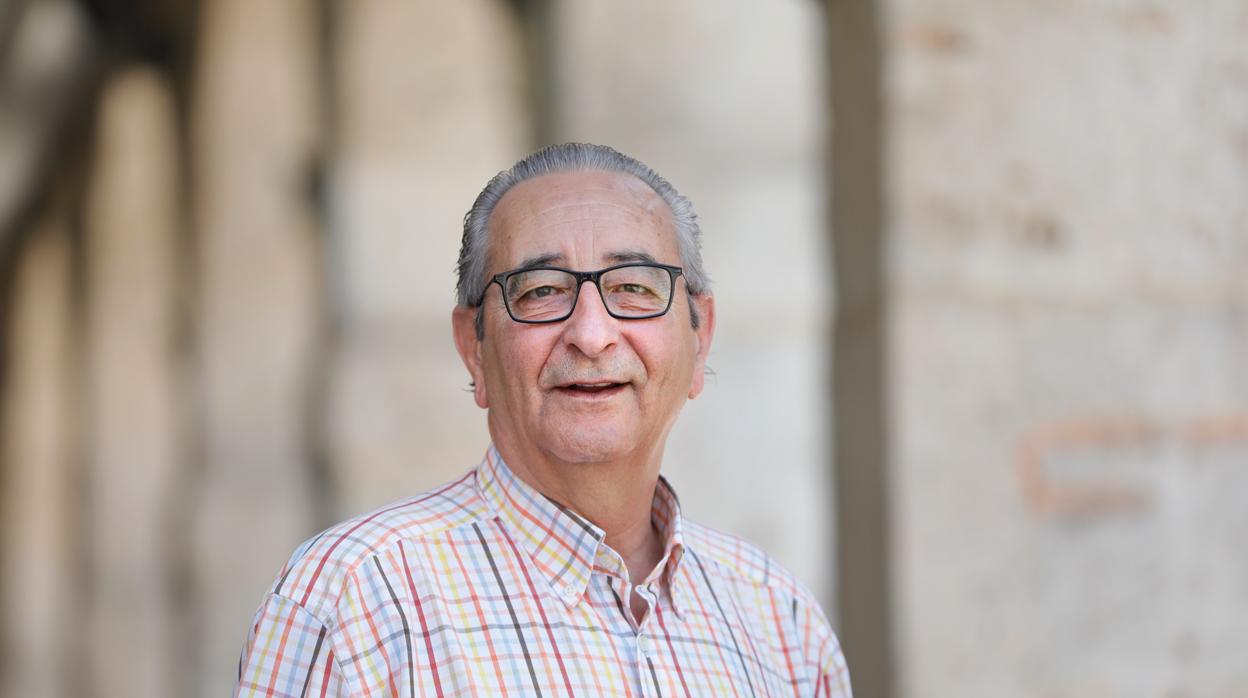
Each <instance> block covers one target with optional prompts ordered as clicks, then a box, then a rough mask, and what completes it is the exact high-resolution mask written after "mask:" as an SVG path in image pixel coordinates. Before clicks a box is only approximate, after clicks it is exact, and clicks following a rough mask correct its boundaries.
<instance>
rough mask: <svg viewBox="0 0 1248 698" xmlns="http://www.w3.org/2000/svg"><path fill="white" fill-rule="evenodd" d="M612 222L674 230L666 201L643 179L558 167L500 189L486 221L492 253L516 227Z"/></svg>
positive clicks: (513, 235) (539, 230)
mask: <svg viewBox="0 0 1248 698" xmlns="http://www.w3.org/2000/svg"><path fill="white" fill-rule="evenodd" d="M613 224H618V225H624V226H627V227H628V228H630V229H632V230H641V229H644V228H647V227H649V228H650V229H651V230H654V231H656V233H658V234H659V235H661V234H662V233H663V232H670V233H671V234H672V235H674V234H675V221H674V218H673V216H672V213H671V210H670V209H669V208H668V206H667V202H665V201H664V200H663V198H662V197H661V196H659V195H658V193H657V192H655V191H654V190H653V189H651V188H650V186H649V185H647V184H646V183H645V182H643V181H641V180H639V179H637V178H636V177H633V176H632V175H628V174H623V173H615V172H560V173H555V174H550V175H543V176H541V177H536V178H534V179H530V180H526V181H524V182H521V183H520V184H517V185H516V186H515V187H513V188H512V189H511V190H510V191H508V192H507V193H506V194H504V195H503V199H502V200H501V201H499V203H498V205H497V206H496V207H495V209H494V213H493V215H492V216H491V220H490V225H489V236H490V250H489V257H490V258H491V259H492V258H494V257H495V255H496V254H498V253H500V252H501V247H506V246H507V245H508V244H509V243H511V242H512V241H513V240H514V239H515V238H516V236H517V235H519V234H520V233H521V232H522V231H523V232H526V233H532V232H536V233H544V232H548V231H550V230H552V229H561V228H565V227H574V228H578V229H584V230H599V229H601V228H603V227H610V226H611V225H613Z"/></svg>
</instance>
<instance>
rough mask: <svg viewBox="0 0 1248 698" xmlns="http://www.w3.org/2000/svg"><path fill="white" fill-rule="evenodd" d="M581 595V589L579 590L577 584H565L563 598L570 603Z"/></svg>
mask: <svg viewBox="0 0 1248 698" xmlns="http://www.w3.org/2000/svg"><path fill="white" fill-rule="evenodd" d="M580 595H581V592H580V589H577V588H576V585H575V584H565V585H564V586H563V598H565V599H567V600H568V601H571V600H573V599H575V598H576V597H578V596H580Z"/></svg>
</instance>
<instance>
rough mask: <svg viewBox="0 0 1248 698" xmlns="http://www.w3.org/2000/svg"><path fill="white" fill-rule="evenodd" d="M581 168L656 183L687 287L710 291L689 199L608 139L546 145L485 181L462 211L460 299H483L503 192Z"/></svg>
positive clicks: (469, 302)
mask: <svg viewBox="0 0 1248 698" xmlns="http://www.w3.org/2000/svg"><path fill="white" fill-rule="evenodd" d="M581 171H591V172H592V171H598V172H621V173H623V174H629V175H632V176H634V177H636V178H637V179H640V180H641V181H642V182H645V183H646V184H647V185H648V186H649V187H650V188H651V189H653V190H654V192H655V193H656V194H658V195H659V197H660V198H662V199H663V201H664V203H666V204H667V207H668V208H669V209H671V212H672V219H673V221H674V222H675V229H676V230H675V232H676V245H677V248H678V249H679V250H680V261H681V266H682V267H683V268H684V274H683V276H684V277H685V288H686V289H687V290H688V293H689V295H691V296H700V295H702V294H704V293H707V292H709V291H710V280H709V279H707V277H706V272H705V271H704V270H703V268H702V231H701V229H699V227H698V217H697V215H696V214H695V213H694V212H693V205H692V204H691V203H689V200H688V199H686V198H685V197H684V196H681V194H680V192H678V191H676V188H675V187H673V186H672V185H671V184H668V182H667V180H666V179H663V177H661V176H659V173H657V172H655V171H654V170H652V169H650V168H649V167H648V166H646V165H645V164H644V163H642V162H640V161H638V160H635V159H633V158H630V157H629V156H627V155H624V154H622V153H620V152H617V151H616V150H613V149H611V148H608V147H607V146H605V145H592V144H589V143H560V144H558V145H550V146H547V147H545V148H542V149H541V150H539V151H537V152H535V153H533V154H532V155H529V156H528V157H526V158H524V159H523V160H521V161H519V162H517V163H516V164H515V165H512V166H511V169H508V170H503V171H502V172H499V173H498V174H497V175H495V176H494V178H493V179H491V180H490V181H489V183H488V184H486V185H485V189H482V190H481V193H480V194H479V195H477V200H476V201H475V202H473V204H472V208H470V209H468V213H467V214H465V215H464V239H463V242H462V244H461V245H460V248H459V264H458V268H457V272H458V274H459V280H458V281H457V283H456V284H455V290H456V293H457V294H458V303H459V304H460V305H462V306H465V307H469V308H471V307H474V306H477V305H480V304H481V301H482V299H483V298H484V296H485V292H486V290H487V288H488V284H489V279H487V278H486V276H485V275H486V258H487V256H488V254H487V253H488V251H489V222H490V216H491V215H492V214H493V213H494V207H495V206H497V205H498V202H499V201H500V200H502V198H503V195H504V194H506V193H507V192H508V191H509V190H510V189H511V188H512V187H514V186H516V185H517V184H519V183H521V182H523V181H525V180H528V179H533V178H535V177H541V176H542V175H547V174H553V173H556V172H581ZM690 310H691V313H692V321H693V326H694V327H697V326H698V314H697V310H696V309H694V307H693V306H692V305H691V306H690ZM482 334H483V325H482V320H481V313H480V311H478V313H477V336H478V337H480V336H482Z"/></svg>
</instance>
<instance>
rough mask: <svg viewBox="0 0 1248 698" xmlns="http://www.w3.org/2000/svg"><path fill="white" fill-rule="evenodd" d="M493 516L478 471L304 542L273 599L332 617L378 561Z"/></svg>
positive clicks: (284, 571)
mask: <svg viewBox="0 0 1248 698" xmlns="http://www.w3.org/2000/svg"><path fill="white" fill-rule="evenodd" d="M490 516H491V513H490V510H489V507H488V506H487V505H486V503H485V501H484V500H482V499H481V497H480V495H479V494H478V493H477V488H476V470H475V469H474V470H471V471H469V472H468V473H466V474H465V475H463V476H462V477H460V478H459V479H457V480H455V481H453V482H450V483H447V484H445V485H442V486H441V487H437V488H434V489H432V490H429V491H427V492H422V493H420V494H417V495H413V496H410V497H406V498H404V499H400V500H398V501H396V502H392V503H390V504H387V505H385V506H382V507H380V508H378V509H375V510H373V511H370V512H367V513H364V514H360V515H359V516H355V517H353V518H350V519H347V520H345V521H342V522H341V523H338V524H335V525H333V526H331V527H329V528H327V529H325V530H324V531H322V532H320V533H318V534H317V535H315V536H313V537H312V538H310V539H308V540H307V541H304V543H303V544H301V545H300V546H299V547H298V548H296V549H295V552H294V554H293V555H292V556H291V557H290V560H289V561H288V562H287V563H286V565H285V566H284V567H283V569H282V572H281V574H280V575H279V576H278V578H277V580H276V581H275V582H274V583H273V587H272V588H271V589H270V593H272V594H275V595H278V596H282V597H285V598H287V599H290V600H292V601H294V602H296V603H298V604H299V605H300V606H302V607H303V608H304V609H306V610H307V611H308V612H310V613H312V614H313V615H314V616H317V617H319V618H322V619H325V618H328V617H330V616H332V615H333V608H334V607H335V606H336V604H337V602H338V599H339V597H340V596H341V595H342V592H343V590H344V588H345V585H346V583H347V580H349V579H350V577H351V576H352V575H354V574H355V573H356V571H357V570H358V569H359V568H360V566H361V565H364V564H367V563H368V561H369V560H371V559H372V558H373V557H375V556H377V555H379V554H383V553H384V552H385V551H387V550H389V549H391V548H393V547H394V546H396V545H398V544H400V543H402V542H404V541H415V540H419V539H421V538H425V537H428V536H433V535H437V534H439V533H443V532H445V531H448V530H451V529H455V528H459V527H460V526H466V525H469V524H471V523H473V522H474V521H480V520H482V519H485V518H489V517H490Z"/></svg>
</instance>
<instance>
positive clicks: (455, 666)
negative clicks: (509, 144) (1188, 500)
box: [236, 144, 850, 697]
mask: <svg viewBox="0 0 1248 698" xmlns="http://www.w3.org/2000/svg"><path fill="white" fill-rule="evenodd" d="M698 238H699V232H698V227H697V223H696V220H695V217H694V214H693V212H692V210H691V208H690V205H689V202H688V201H687V200H686V199H685V198H684V197H682V196H681V195H680V194H678V193H677V192H676V190H675V189H673V188H672V187H671V185H669V184H668V183H667V182H666V181H665V180H663V179H662V178H661V177H659V175H657V174H656V173H655V172H654V171H652V170H651V169H649V168H648V167H646V166H645V165H643V164H641V163H639V162H637V161H636V160H633V159H631V158H628V157H626V156H624V155H621V154H619V153H617V152H616V151H614V150H611V149H610V148H605V147H601V146H593V145H583V144H565V145H559V146H552V147H550V148H546V149H545V150H542V151H539V152H537V153H535V154H533V155H531V156H529V157H528V158H526V159H524V160H522V161H520V162H519V163H517V164H516V165H515V166H514V167H512V168H511V169H510V170H507V171H505V172H502V173H500V174H499V175H498V176H497V177H495V178H494V179H493V180H491V181H490V183H489V184H488V185H487V186H486V187H485V190H484V191H482V192H481V194H480V196H479V197H478V198H477V201H476V203H475V204H474V205H473V207H472V209H471V210H470V211H469V212H468V215H467V216H466V217H465V219H464V239H463V246H462V248H461V251H460V260H459V303H458V306H457V307H456V308H455V310H454V313H453V321H452V323H453V327H454V335H455V345H456V347H457V348H458V350H459V353H460V356H462V357H463V361H464V364H465V366H467V368H468V373H469V374H470V375H471V378H472V386H473V394H474V397H475V399H476V402H477V404H478V405H479V406H480V407H482V408H483V409H485V410H487V421H488V423H489V430H490V436H491V438H492V440H493V445H491V446H490V447H489V449H488V450H487V451H486V454H485V459H484V460H483V461H482V462H481V464H480V465H479V466H477V467H476V468H475V469H474V470H472V471H471V472H469V473H468V474H467V475H465V476H464V477H462V478H461V479H459V480H457V481H455V482H452V483H450V484H448V485H446V486H444V487H441V488H438V489H436V490H434V491H432V492H428V493H426V494H422V495H417V496H415V497H411V498H409V499H405V500H402V501H399V502H396V503H394V504H392V505H390V506H387V507H384V508H382V509H379V510H377V511H375V512H373V513H370V514H366V515H364V516H360V517H358V518H355V519H352V520H350V521H347V522H345V523H342V524H339V525H337V526H335V527H333V528H331V529H329V530H328V531H326V532H324V533H322V534H321V535H319V536H317V537H315V538H313V539H312V540H310V541H309V542H307V543H305V544H304V545H303V546H301V547H300V548H299V549H298V550H297V551H296V552H295V554H294V556H293V557H292V558H291V560H290V562H288V563H287V565H286V567H285V568H284V569H283V570H282V572H281V574H280V575H279V576H278V579H277V581H276V582H274V584H273V587H272V588H271V589H270V591H269V593H268V594H267V596H266V597H265V600H264V603H263V604H262V606H261V607H260V610H259V611H258V612H257V614H256V618H255V622H254V624H253V626H252V630H251V633H250V634H249V636H248V639H247V644H246V647H245V649H244V652H243V657H242V663H241V666H240V672H239V682H238V687H237V690H236V695H247V696H251V695H265V696H323V695H334V696H339V695H342V696H346V695H350V696H366V695H367V696H383V695H384V696H417V695H430V696H432V695H437V696H444V695H445V696H452V695H458V696H462V695H500V696H556V695H558V696H563V695H579V696H597V695H630V696H730V695H736V696H761V695H786V696H792V695H798V696H846V697H848V696H849V695H850V688H849V677H848V673H847V670H846V667H845V661H844V658H843V656H842V654H841V650H840V647H839V645H838V644H837V640H836V637H835V635H834V634H833V632H832V630H831V628H830V627H829V625H828V622H827V620H826V619H825V618H824V616H823V614H822V613H821V612H820V610H819V607H818V605H817V604H816V602H815V600H814V599H813V598H812V597H811V595H810V594H809V593H808V592H807V591H806V590H805V589H804V588H803V587H802V586H801V585H799V584H798V583H797V582H796V581H795V580H794V579H793V577H792V576H791V575H790V574H789V573H788V572H787V571H785V570H784V569H782V568H781V567H780V566H779V565H777V564H776V563H775V562H773V561H771V560H770V559H769V558H768V557H767V556H766V555H765V554H763V553H762V552H761V551H759V550H758V549H756V548H754V547H753V546H751V545H749V544H748V543H745V542H743V541H741V540H738V539H736V538H733V537H731V536H728V535H725V534H722V533H717V532H714V531H711V530H709V529H706V528H702V527H701V526H698V525H696V524H693V523H691V522H689V521H688V520H686V519H684V518H682V516H681V512H680V506H679V503H678V501H677V499H676V494H675V492H673V491H672V488H671V486H670V485H668V483H667V482H666V481H665V480H664V479H663V478H662V477H661V476H660V475H659V470H660V466H661V464H662V461H663V447H664V444H665V443H666V441H667V435H668V432H669V431H670V430H671V428H672V425H673V424H674V423H675V421H676V415H677V414H678V413H679V412H680V408H681V406H682V405H683V404H684V402H685V400H686V399H692V398H694V397H697V395H698V394H699V393H700V392H701V391H702V382H703V368H704V365H705V362H706V356H707V352H708V350H709V349H710V345H711V335H712V333H713V331H714V328H715V303H714V298H713V297H712V296H711V294H710V291H709V289H708V287H707V281H706V277H705V275H704V273H703V271H702V261H701V254H700V252H699V239H698Z"/></svg>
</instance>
